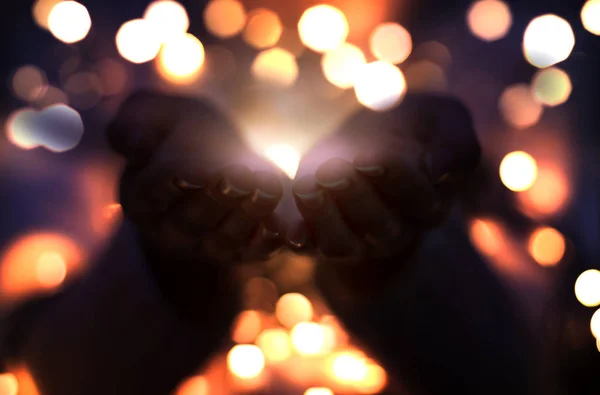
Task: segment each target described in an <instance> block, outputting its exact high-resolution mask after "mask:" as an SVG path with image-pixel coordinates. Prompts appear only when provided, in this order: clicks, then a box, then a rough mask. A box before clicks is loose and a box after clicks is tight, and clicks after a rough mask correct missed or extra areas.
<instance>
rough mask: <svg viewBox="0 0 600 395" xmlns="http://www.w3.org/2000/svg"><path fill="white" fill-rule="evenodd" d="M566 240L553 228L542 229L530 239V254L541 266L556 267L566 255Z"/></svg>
mask: <svg viewBox="0 0 600 395" xmlns="http://www.w3.org/2000/svg"><path fill="white" fill-rule="evenodd" d="M565 248H566V245H565V238H564V237H563V235H562V234H561V233H560V232H559V231H557V230H556V229H552V228H541V229H538V230H536V231H535V232H533V234H532V235H531V237H530V238H529V253H530V254H531V256H532V257H533V259H535V261H536V262H537V263H539V264H540V265H541V266H555V265H556V264H558V263H559V262H560V260H561V259H562V258H563V256H564V255H565Z"/></svg>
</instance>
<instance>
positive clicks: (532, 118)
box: [499, 84, 544, 129]
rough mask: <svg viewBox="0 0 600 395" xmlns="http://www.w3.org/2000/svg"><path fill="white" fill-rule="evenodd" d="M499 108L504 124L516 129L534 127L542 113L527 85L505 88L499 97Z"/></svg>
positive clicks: (542, 109)
mask: <svg viewBox="0 0 600 395" xmlns="http://www.w3.org/2000/svg"><path fill="white" fill-rule="evenodd" d="M499 108H500V112H501V113H502V116H503V117H504V119H505V120H506V122H508V123H509V124H510V125H512V126H513V127H515V128H517V129H526V128H529V127H531V126H534V125H535V124H537V123H538V122H539V120H540V119H541V117H542V114H543V112H544V107H543V106H542V104H541V103H539V102H538V101H537V100H536V98H535V96H534V95H533V92H532V91H531V88H530V87H529V86H528V85H527V84H515V85H511V86H509V87H507V88H506V89H505V90H504V91H503V92H502V96H500V101H499Z"/></svg>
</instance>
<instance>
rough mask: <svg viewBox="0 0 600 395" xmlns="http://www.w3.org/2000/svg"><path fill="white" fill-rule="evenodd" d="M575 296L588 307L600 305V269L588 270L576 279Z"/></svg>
mask: <svg viewBox="0 0 600 395" xmlns="http://www.w3.org/2000/svg"><path fill="white" fill-rule="evenodd" d="M575 296H576V297H577V300H578V301H579V303H581V304H582V305H584V306H586V307H595V306H598V305H600V271H598V270H595V269H590V270H586V271H585V272H583V273H581V274H580V275H579V277H577V281H575Z"/></svg>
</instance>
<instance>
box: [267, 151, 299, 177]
mask: <svg viewBox="0 0 600 395" xmlns="http://www.w3.org/2000/svg"><path fill="white" fill-rule="evenodd" d="M265 157H266V158H267V159H269V160H270V161H271V162H273V163H274V164H275V165H277V167H279V168H280V169H281V170H282V171H283V172H284V173H285V174H286V175H287V176H288V177H289V178H290V179H291V180H293V179H294V178H296V173H297V172H298V167H299V166H300V159H301V156H300V152H298V150H297V149H295V148H294V147H292V146H291V145H288V144H276V145H272V146H270V147H269V148H267V150H266V151H265Z"/></svg>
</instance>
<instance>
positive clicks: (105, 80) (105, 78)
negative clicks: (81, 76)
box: [96, 58, 129, 96]
mask: <svg viewBox="0 0 600 395" xmlns="http://www.w3.org/2000/svg"><path fill="white" fill-rule="evenodd" d="M96 69H97V72H98V78H100V82H101V84H102V91H103V92H104V94H105V95H107V96H112V95H118V94H121V93H123V92H124V91H125V90H126V88H127V85H128V81H129V75H128V73H127V69H126V68H125V66H123V64H122V63H121V62H119V61H117V60H115V59H110V58H106V59H102V60H100V61H99V62H98V63H97V64H96Z"/></svg>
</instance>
